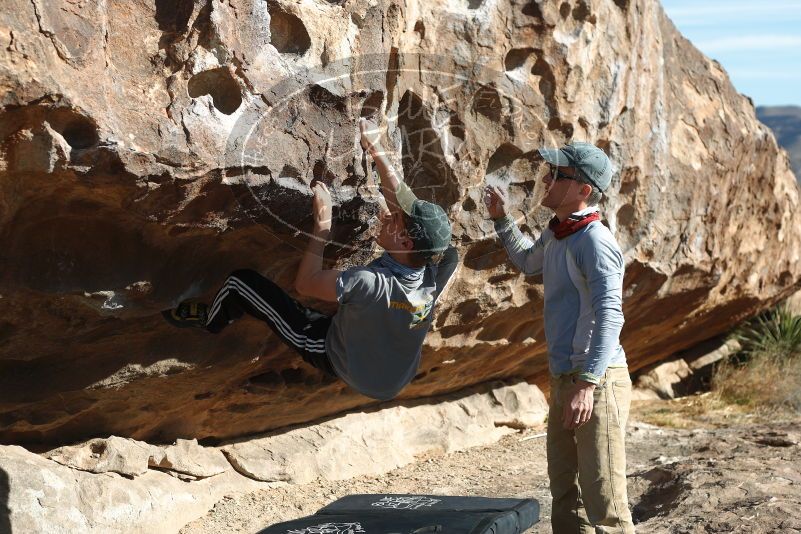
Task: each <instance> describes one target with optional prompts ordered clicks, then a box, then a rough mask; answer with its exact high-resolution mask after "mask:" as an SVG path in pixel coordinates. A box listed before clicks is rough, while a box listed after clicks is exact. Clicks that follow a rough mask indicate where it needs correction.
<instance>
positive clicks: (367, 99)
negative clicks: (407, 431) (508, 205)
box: [0, 0, 801, 448]
mask: <svg viewBox="0 0 801 534" xmlns="http://www.w3.org/2000/svg"><path fill="white" fill-rule="evenodd" d="M0 106H2V108H1V109H0V251H2V252H0V256H1V258H0V296H2V298H0V442H2V443H6V444H18V445H24V446H28V447H31V448H33V447H36V448H52V447H55V446H58V445H63V444H69V443H74V442H79V441H84V440H86V439H89V438H94V437H106V436H109V435H115V436H121V437H129V438H134V439H137V440H142V441H147V442H149V443H156V442H160V443H169V442H172V441H174V440H175V439H178V438H180V439H193V438H194V439H198V440H201V441H202V440H203V439H205V438H209V439H232V438H235V437H239V436H244V435H247V434H252V433H258V432H263V431H268V430H274V429H279V428H283V427H286V426H288V425H294V424H301V423H306V422H309V421H313V420H317V419H319V418H321V417H326V416H330V415H333V414H337V413H341V412H343V411H346V410H350V409H353V408H357V407H370V408H372V407H374V405H375V403H373V402H372V401H370V400H369V399H367V398H365V397H363V396H360V395H358V394H356V393H355V392H353V391H352V390H350V389H348V388H346V387H345V386H344V385H342V384H341V383H339V382H336V381H333V380H328V379H326V378H324V377H323V376H322V375H321V374H320V373H319V372H317V371H316V370H315V369H313V368H312V367H310V366H308V365H305V364H304V363H302V362H300V361H299V359H298V358H297V356H296V355H295V354H294V353H293V352H292V351H291V350H289V349H287V348H286V347H284V346H283V344H282V343H281V342H280V341H279V340H278V339H277V338H276V337H275V336H273V335H271V334H270V331H269V329H268V328H267V327H266V326H265V325H263V324H260V323H258V322H256V321H253V320H242V321H240V322H238V323H237V324H235V325H233V326H232V327H230V328H229V329H227V330H226V331H225V332H224V333H222V334H221V335H217V336H211V335H206V334H204V333H202V332H197V331H192V330H176V329H174V328H172V327H170V326H169V325H167V324H166V323H165V322H164V321H163V319H162V317H161V315H160V312H161V311H162V310H164V309H166V308H169V307H171V306H174V305H175V304H176V303H177V302H178V301H180V300H181V299H184V298H187V297H198V298H202V299H206V300H208V299H211V298H212V296H213V294H214V291H215V290H216V288H217V287H219V285H220V284H221V283H222V282H223V280H224V279H225V277H226V275H227V274H228V273H230V272H231V271H233V270H234V269H237V268H253V269H256V270H258V271H260V272H262V273H264V274H265V275H268V276H269V277H271V278H272V279H274V280H275V281H276V282H277V283H278V284H280V285H281V286H282V287H285V288H290V287H291V284H292V280H293V278H294V275H295V271H296V267H297V264H298V261H299V259H300V255H301V250H302V248H303V246H304V244H305V242H306V239H307V237H306V234H304V233H303V232H304V231H308V230H309V228H310V226H311V218H310V215H309V214H310V205H311V193H310V189H309V183H310V182H311V180H312V179H321V180H324V181H325V182H326V183H327V184H328V185H329V186H330V188H331V189H332V191H333V197H334V201H335V205H336V206H335V214H336V225H335V229H334V238H335V241H336V243H335V244H333V245H332V246H331V247H329V250H328V256H329V259H330V260H331V261H332V264H333V265H335V266H336V267H338V268H345V267H348V266H350V265H355V264H358V263H361V262H364V261H366V260H367V259H369V258H370V257H372V256H373V255H374V254H376V253H377V251H376V250H375V247H374V246H373V245H372V244H371V241H370V235H371V232H373V231H374V229H373V226H372V225H371V221H373V220H374V215H375V213H376V210H377V205H376V202H375V188H374V186H373V184H374V176H373V173H372V172H371V170H370V169H369V162H367V161H365V160H364V158H363V154H362V150H361V148H360V147H359V144H358V142H357V127H356V124H357V121H358V119H359V117H361V116H370V115H373V116H377V117H380V118H381V120H382V124H384V125H386V127H387V130H386V135H385V144H386V146H387V147H388V148H389V150H390V151H391V153H392V157H393V158H394V160H395V163H396V165H397V167H398V168H402V169H403V171H404V174H405V178H406V180H407V181H408V182H409V184H410V185H411V186H412V188H413V189H414V190H415V192H416V193H417V194H418V195H419V196H420V197H421V198H425V199H427V200H432V201H435V202H437V203H439V204H440V205H442V206H444V207H445V209H446V210H447V211H448V213H449V215H450V217H451V218H452V220H453V224H454V244H455V245H456V246H457V247H458V249H459V252H460V255H461V258H462V264H461V268H460V270H459V271H458V273H457V279H456V281H455V283H454V284H453V285H452V287H451V288H450V290H449V292H448V293H447V294H446V295H445V296H444V297H443V299H442V301H441V302H440V304H439V305H438V309H437V315H436V320H435V325H434V331H433V332H432V333H431V335H429V336H428V339H427V341H426V344H425V347H424V353H423V360H422V363H421V366H420V370H419V374H418V376H417V377H416V379H415V381H414V382H413V383H412V384H411V385H410V386H409V387H407V388H406V389H405V390H404V391H403V392H402V394H401V397H400V398H401V400H403V401H410V400H413V399H417V398H421V397H429V396H432V395H438V394H442V393H446V392H452V391H457V390H460V389H463V388H465V387H468V386H470V385H474V384H479V383H483V382H487V381H489V380H494V379H511V378H525V379H528V380H530V381H532V382H535V383H544V382H545V381H546V375H547V362H546V355H545V350H546V349H545V343H544V336H543V323H542V312H541V309H542V286H541V285H540V282H539V280H537V279H536V278H532V279H529V278H525V277H524V276H522V275H521V274H520V273H518V272H517V271H516V270H515V269H514V268H513V267H512V266H511V265H510V264H509V263H508V262H507V260H506V255H505V253H504V252H503V250H502V249H501V248H500V246H499V244H498V243H497V242H496V241H495V239H494V234H493V230H492V224H491V223H490V222H489V221H488V220H487V216H486V212H485V209H484V208H483V206H482V189H483V187H484V185H485V184H487V183H494V184H500V185H502V186H503V187H505V188H507V189H508V190H509V194H510V197H511V200H512V202H513V204H514V206H515V208H514V210H513V215H514V216H516V217H521V218H522V217H523V216H525V222H526V228H525V229H526V230H527V231H529V230H530V231H532V232H533V233H535V234H536V233H537V232H539V231H540V230H541V229H542V228H543V226H544V224H545V223H546V221H547V219H548V218H549V214H548V213H547V212H546V211H545V210H543V209H541V208H539V207H538V197H539V195H540V194H541V193H542V184H541V182H540V181H539V180H538V177H539V173H541V171H542V165H540V164H539V163H538V162H537V161H535V158H534V157H533V156H534V155H535V149H536V148H537V147H539V146H542V145H551V146H557V145H561V144H563V143H564V142H566V141H568V140H569V139H575V140H588V141H591V142H593V143H596V144H598V145H599V146H601V147H602V148H603V149H604V150H606V151H608V153H609V154H610V156H611V157H612V159H613V160H614V162H615V165H616V167H617V169H618V171H619V172H618V173H617V174H616V175H615V178H614V180H613V182H612V185H611V187H610V190H609V191H608V196H607V198H606V200H604V201H603V203H602V206H601V208H602V213H603V217H604V221H605V223H606V224H608V225H609V227H610V228H611V230H612V231H613V233H614V234H615V236H616V238H617V239H618V241H619V242H620V245H621V248H622V250H623V252H624V255H625V261H626V278H625V282H624V312H625V315H626V319H627V322H626V326H625V328H624V330H623V334H622V341H623V345H624V347H625V349H626V351H627V353H628V357H629V361H630V363H631V367H632V371H633V370H636V369H637V368H639V367H641V366H644V365H648V364H650V363H654V362H657V361H659V360H661V359H663V358H665V357H666V356H668V355H670V354H673V353H675V352H676V351H679V350H681V349H685V348H688V347H691V346H693V345H695V344H696V343H697V342H699V341H701V340H704V339H708V338H711V337H714V336H715V335H717V334H719V333H721V332H725V331H728V330H730V328H731V327H732V325H734V324H737V323H738V322H739V321H741V320H742V319H743V318H744V317H746V316H749V315H751V314H754V313H755V312H757V311H758V310H760V309H762V308H765V307H768V306H770V305H771V304H772V303H774V302H775V301H777V300H778V299H781V298H782V297H784V296H786V295H789V294H790V293H791V292H792V290H793V288H794V286H798V284H799V281H801V261H799V260H800V258H799V254H801V231H799V229H801V223H800V221H801V210H799V209H798V208H799V195H798V186H797V184H796V182H795V180H794V178H793V175H792V173H791V172H790V170H789V165H788V161H787V157H786V154H785V153H784V152H780V151H779V149H778V148H777V145H776V142H775V140H774V138H773V136H772V135H771V134H770V132H769V131H768V129H767V128H766V127H765V126H764V125H762V124H761V123H760V122H758V121H757V119H756V117H755V112H754V108H753V106H752V104H751V102H750V101H749V100H748V98H746V97H745V96H743V95H740V94H737V92H736V91H735V90H734V88H733V86H732V85H731V83H730V80H729V77H728V75H727V74H726V72H725V71H724V70H723V68H722V67H721V66H720V65H719V64H718V63H717V62H715V61H713V60H711V59H709V58H707V57H705V56H703V55H702V54H701V53H700V52H699V51H698V50H696V49H695V48H694V47H693V45H692V44H691V43H690V42H689V41H687V40H686V39H684V37H682V36H681V35H680V34H679V33H678V31H677V30H676V28H675V27H674V26H673V24H672V23H671V21H670V20H669V19H668V18H667V17H666V16H665V13H664V12H663V10H662V8H661V6H660V5H659V4H658V2H654V1H652V0H575V1H570V2H550V1H548V2H546V1H542V0H525V1H524V0H437V1H431V0H345V1H327V0H300V1H294V0H293V1H289V0H268V1H265V0H226V1H220V0H176V1H166V0H156V1H153V0H132V1H124V2H121V1H116V2H101V1H94V0H87V1H82V2H76V1H74V0H47V1H45V0H6V1H4V2H3V5H2V8H0ZM310 304H313V305H320V304H319V303H310ZM324 310H325V311H333V308H332V307H330V306H329V307H325V308H324Z"/></svg>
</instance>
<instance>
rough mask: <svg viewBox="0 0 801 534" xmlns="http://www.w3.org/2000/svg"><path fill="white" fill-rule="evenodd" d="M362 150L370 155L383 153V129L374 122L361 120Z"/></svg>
mask: <svg viewBox="0 0 801 534" xmlns="http://www.w3.org/2000/svg"><path fill="white" fill-rule="evenodd" d="M359 130H360V131H361V143H362V148H363V149H365V150H366V151H367V152H368V153H369V154H370V155H373V154H374V153H375V152H380V151H381V129H380V128H379V127H378V124H377V123H376V122H375V121H373V120H368V119H361V120H360V121H359Z"/></svg>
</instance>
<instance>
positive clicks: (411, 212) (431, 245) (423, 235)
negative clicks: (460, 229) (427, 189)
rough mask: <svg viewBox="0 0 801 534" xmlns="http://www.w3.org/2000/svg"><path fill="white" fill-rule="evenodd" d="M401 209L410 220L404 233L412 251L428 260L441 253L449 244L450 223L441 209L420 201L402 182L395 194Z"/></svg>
mask: <svg viewBox="0 0 801 534" xmlns="http://www.w3.org/2000/svg"><path fill="white" fill-rule="evenodd" d="M395 196H396V197H397V199H398V204H400V207H401V209H402V210H403V211H404V213H406V215H408V216H409V218H410V219H411V227H407V228H406V231H407V232H408V233H409V236H410V237H411V238H412V241H414V249H415V250H417V251H418V252H420V253H422V254H423V256H425V257H427V258H430V257H432V256H435V255H436V254H439V253H440V252H443V251H444V250H445V249H446V248H448V245H449V244H450V242H451V222H450V220H449V219H448V214H447V213H445V210H444V209H442V207H440V206H438V205H436V204H434V203H432V202H426V201H425V200H420V199H419V198H417V196H415V194H414V193H413V192H412V190H411V189H410V188H409V186H408V185H406V184H405V183H404V182H401V183H400V186H399V187H398V191H397V192H396V193H395Z"/></svg>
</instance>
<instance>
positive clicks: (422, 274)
mask: <svg viewBox="0 0 801 534" xmlns="http://www.w3.org/2000/svg"><path fill="white" fill-rule="evenodd" d="M457 262H458V256H457V254H456V249H454V248H453V247H451V248H449V249H448V250H447V251H445V254H444V255H443V258H442V260H441V261H440V262H439V263H438V264H428V265H427V266H426V267H424V268H422V269H410V268H408V267H405V266H403V265H400V264H398V263H397V262H395V261H394V260H393V259H392V257H391V256H389V255H388V254H385V255H384V256H381V257H380V258H378V259H377V260H375V261H373V262H371V263H370V264H369V265H367V266H364V267H353V268H351V269H348V270H347V271H344V272H343V273H342V274H341V275H340V276H339V278H338V279H337V300H338V301H339V310H338V311H337V313H336V314H335V315H334V317H333V319H332V321H331V327H330V328H329V330H328V334H327V336H326V340H325V348H326V353H327V354H328V358H329V359H330V361H331V365H332V366H333V367H334V370H335V371H336V373H337V375H338V376H339V377H340V378H342V380H344V381H345V382H346V383H347V384H348V385H349V386H351V387H352V388H354V389H355V390H356V391H358V392H360V393H362V394H364V395H367V396H368V397H372V398H375V399H379V400H388V399H391V398H393V397H395V396H396V395H397V394H398V393H399V392H400V390H401V389H403V388H404V386H406V384H408V383H409V382H411V381H412V379H413V378H414V375H415V374H416V373H417V366H418V364H419V363H420V350H421V348H422V345H423V340H424V339H425V337H426V333H427V332H428V329H429V327H430V326H431V322H432V320H433V313H432V312H433V309H434V303H435V302H436V299H437V297H438V296H439V294H440V292H441V291H442V289H443V288H444V287H445V285H446V284H447V283H448V279H450V277H451V276H452V275H453V272H454V270H455V269H456V264H457Z"/></svg>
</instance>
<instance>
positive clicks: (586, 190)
mask: <svg viewBox="0 0 801 534" xmlns="http://www.w3.org/2000/svg"><path fill="white" fill-rule="evenodd" d="M579 194H580V195H581V198H583V199H584V200H587V199H588V198H590V195H591V194H592V186H591V185H590V184H581V189H579Z"/></svg>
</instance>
